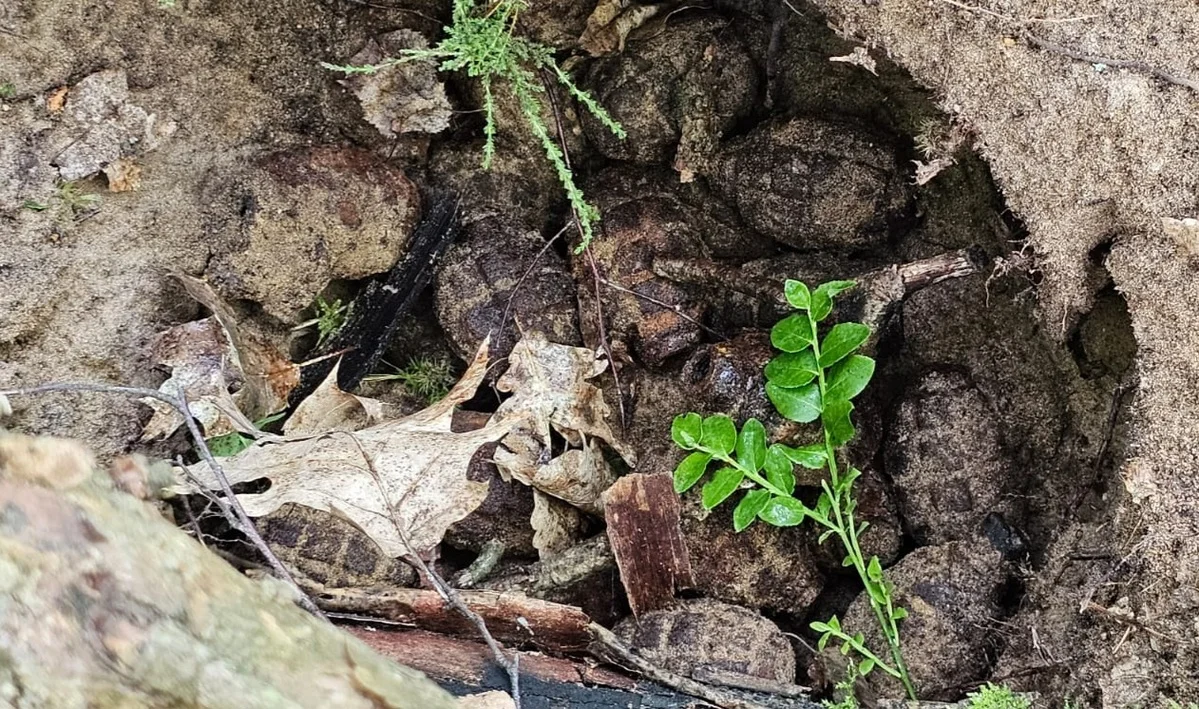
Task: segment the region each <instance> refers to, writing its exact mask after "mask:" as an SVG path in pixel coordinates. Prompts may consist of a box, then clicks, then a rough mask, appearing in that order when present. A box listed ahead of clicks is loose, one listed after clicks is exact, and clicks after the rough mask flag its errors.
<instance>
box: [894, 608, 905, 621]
mask: <svg viewBox="0 0 1199 709" xmlns="http://www.w3.org/2000/svg"><path fill="white" fill-rule="evenodd" d="M907 617H908V609H907V608H904V607H903V606H899V607H896V608H892V609H891V620H903V619H904V618H907Z"/></svg>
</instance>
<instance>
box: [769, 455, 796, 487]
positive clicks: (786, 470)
mask: <svg viewBox="0 0 1199 709" xmlns="http://www.w3.org/2000/svg"><path fill="white" fill-rule="evenodd" d="M765 468H766V480H768V481H769V482H770V484H771V485H774V486H775V487H777V488H778V489H780V490H782V491H783V492H785V493H787V494H788V495H790V494H792V493H794V492H795V471H794V470H793V469H792V463H791V459H790V458H788V457H787V454H786V453H784V452H783V446H781V445H779V444H778V443H775V444H774V445H772V446H770V448H768V449H767V450H766V463H765Z"/></svg>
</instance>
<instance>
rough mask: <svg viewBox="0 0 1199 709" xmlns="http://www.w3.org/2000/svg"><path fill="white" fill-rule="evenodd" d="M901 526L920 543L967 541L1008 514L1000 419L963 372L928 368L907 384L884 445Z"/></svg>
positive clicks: (1008, 471) (1006, 468)
mask: <svg viewBox="0 0 1199 709" xmlns="http://www.w3.org/2000/svg"><path fill="white" fill-rule="evenodd" d="M885 457H886V464H887V472H888V474H889V475H890V476H891V479H892V480H893V481H894V484H895V490H896V492H897V494H898V499H899V506H900V511H901V512H902V514H903V518H904V523H905V524H906V526H907V528H908V530H909V531H910V533H911V534H912V536H913V537H914V538H915V540H916V542H917V543H919V544H941V543H943V542H948V541H968V540H971V539H974V538H977V537H980V536H981V535H982V533H983V524H982V523H983V519H984V518H985V517H986V516H987V515H989V514H991V513H995V512H998V513H1001V514H1002V513H1004V512H1008V509H1007V508H1008V504H1007V501H1006V500H1005V499H1004V492H1005V491H1008V490H1009V488H1010V487H1011V481H1010V478H1011V476H1012V474H1013V471H1012V465H1011V463H1010V462H1009V461H1008V460H1007V458H1006V456H1005V455H1004V451H1003V441H1002V436H1001V433H1000V421H999V420H998V417H997V416H996V414H995V411H994V409H993V407H992V406H991V404H990V402H989V401H988V400H987V398H986V397H985V396H984V395H983V393H982V392H980V391H979V390H978V388H977V387H975V386H974V385H973V384H972V383H971V382H970V380H969V379H968V378H967V377H966V375H965V374H962V373H960V372H953V371H932V372H928V373H927V374H925V375H924V376H923V377H921V378H920V379H919V380H918V381H916V382H915V383H913V385H912V386H911V387H909V389H908V391H907V393H906V394H905V395H904V398H903V400H902V401H901V402H900V403H899V407H898V409H897V411H896V414H895V419H894V421H893V422H892V424H891V426H890V437H889V439H888V440H887V443H886V447H885Z"/></svg>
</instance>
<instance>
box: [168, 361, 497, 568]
mask: <svg viewBox="0 0 1199 709" xmlns="http://www.w3.org/2000/svg"><path fill="white" fill-rule="evenodd" d="M486 347H487V345H486V343H484V345H483V348H482V349H480V351H479V354H478V355H476V357H475V361H474V362H473V363H472V364H471V366H470V367H468V368H467V370H466V373H465V374H464V375H463V377H462V380H461V381H459V382H458V384H457V385H455V386H454V388H453V389H451V390H450V393H449V394H448V395H447V396H446V398H445V399H443V400H441V401H439V402H437V403H436V404H434V405H433V406H430V407H429V408H427V409H425V410H423V411H419V412H417V413H415V414H413V415H411V416H407V417H405V418H401V419H396V420H394V421H387V422H385V423H381V424H378V425H374V426H370V427H368V428H364V429H362V430H359V431H356V432H351V431H345V430H341V431H331V432H324V433H317V434H312V435H304V436H290V435H289V436H282V437H270V438H264V439H260V440H259V441H256V442H255V443H254V445H252V446H250V447H249V448H247V449H246V450H244V451H242V452H241V453H239V454H238V455H236V456H234V457H232V458H228V459H226V460H225V461H224V462H223V463H222V469H223V470H224V472H225V475H226V476H227V478H228V480H229V482H230V483H231V484H234V485H236V484H238V483H244V482H249V481H252V480H258V479H261V478H269V479H270V481H271V487H270V488H269V489H268V490H266V491H265V492H262V493H258V494H243V495H239V496H238V499H239V500H240V501H241V503H242V505H243V506H244V507H245V508H246V512H247V513H249V514H250V515H251V516H254V517H260V516H262V515H265V514H269V513H270V512H274V511H275V510H277V509H279V508H280V507H281V506H283V505H285V504H287V503H296V504H300V505H304V506H307V507H312V508H314V509H318V510H322V511H326V512H330V513H333V514H337V515H339V516H341V517H342V518H344V519H346V520H348V521H349V522H350V523H352V524H354V525H355V526H357V527H358V528H359V529H361V530H362V531H363V532H364V533H365V534H367V535H368V536H369V537H370V538H371V539H373V540H374V541H375V543H376V544H378V545H379V547H380V549H381V550H382V551H383V552H384V553H385V554H387V555H389V556H393V557H395V556H401V555H404V554H409V553H419V552H422V551H425V550H428V549H431V548H432V547H434V546H436V545H437V544H438V543H439V542H440V541H441V538H442V536H443V535H444V534H445V531H446V529H447V528H448V527H449V526H450V525H451V524H453V523H454V522H457V521H458V520H461V519H462V518H464V517H466V516H467V515H468V514H470V513H471V512H472V511H474V509H475V508H476V507H478V506H479V504H480V503H482V501H483V499H484V498H485V497H486V496H487V487H488V486H487V484H486V483H480V482H474V481H472V480H470V479H468V478H467V468H468V465H469V463H470V459H471V457H472V456H474V454H475V451H476V450H477V449H478V448H479V447H480V446H482V445H484V444H486V443H490V442H493V441H497V440H499V439H500V438H502V437H503V436H504V435H505V434H506V433H508V431H509V430H510V425H509V424H505V423H502V422H498V421H496V420H495V419H494V418H493V419H492V421H490V422H489V423H488V425H486V426H484V427H483V428H480V429H478V430H475V431H470V432H467V433H454V432H452V431H451V430H450V421H451V419H452V418H453V412H454V406H455V405H456V404H458V403H461V402H463V401H466V400H467V399H469V398H470V397H471V396H472V395H473V394H474V391H475V389H477V388H478V386H479V383H480V382H481V381H482V380H483V375H484V374H485V372H486V369H487V350H486ZM331 376H334V375H331ZM188 471H189V473H190V474H191V476H192V477H193V478H195V479H196V480H197V481H198V482H199V483H200V484H201V485H202V486H204V487H206V488H210V489H215V488H217V487H219V485H218V483H217V481H216V479H215V478H214V476H213V474H212V471H211V470H210V469H209V468H208V466H207V465H206V464H204V463H198V464H196V465H193V466H190V467H189V469H188ZM175 489H176V491H177V492H194V491H195V488H194V487H193V486H191V485H189V484H187V483H181V484H180V485H177V486H176V488H175ZM409 544H411V546H409Z"/></svg>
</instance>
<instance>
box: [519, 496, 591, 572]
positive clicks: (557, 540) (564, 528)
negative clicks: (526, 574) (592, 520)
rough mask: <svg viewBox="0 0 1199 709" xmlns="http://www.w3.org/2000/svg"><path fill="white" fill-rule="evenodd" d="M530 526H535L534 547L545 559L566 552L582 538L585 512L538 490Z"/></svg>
mask: <svg viewBox="0 0 1199 709" xmlns="http://www.w3.org/2000/svg"><path fill="white" fill-rule="evenodd" d="M529 524H530V526H532V527H533V548H534V549H536V550H537V554H538V556H539V557H540V558H542V559H546V558H548V557H551V556H553V555H555V554H557V553H559V552H563V551H566V550H567V549H569V548H571V547H573V546H574V545H575V544H577V543H578V542H579V540H580V539H582V538H583V527H584V519H583V515H582V513H581V512H579V511H578V510H577V509H575V508H574V507H571V506H570V505H568V504H566V503H565V502H562V501H561V500H559V499H557V498H555V497H551V496H549V495H546V494H545V493H543V492H541V491H540V490H538V489H536V488H534V489H533V514H532V515H531V516H530V517H529Z"/></svg>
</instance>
